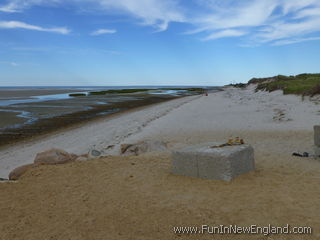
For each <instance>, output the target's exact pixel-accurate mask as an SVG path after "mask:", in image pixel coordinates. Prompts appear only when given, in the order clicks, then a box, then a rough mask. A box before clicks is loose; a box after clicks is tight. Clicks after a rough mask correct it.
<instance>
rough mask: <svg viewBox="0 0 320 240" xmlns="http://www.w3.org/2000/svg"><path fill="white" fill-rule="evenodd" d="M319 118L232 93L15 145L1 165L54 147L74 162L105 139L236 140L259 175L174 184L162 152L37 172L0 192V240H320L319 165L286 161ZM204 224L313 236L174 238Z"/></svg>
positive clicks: (309, 109)
mask: <svg viewBox="0 0 320 240" xmlns="http://www.w3.org/2000/svg"><path fill="white" fill-rule="evenodd" d="M172 110H174V111H172ZM318 111H319V105H317V104H315V103H313V102H310V101H308V100H305V101H303V102H302V101H301V98H299V97H296V96H283V95H282V94H281V93H280V92H274V93H271V94H269V93H262V92H260V93H254V92H253V89H247V90H239V89H232V88H230V89H227V90H226V91H224V92H219V93H214V94H210V95H209V96H208V97H204V96H203V97H194V96H193V97H187V98H182V99H177V100H174V101H170V102H167V103H161V104H158V105H156V106H152V107H147V108H144V109H141V110H139V111H136V112H131V113H129V114H124V115H119V116H116V117H115V118H113V119H110V120H108V121H99V122H96V123H95V124H92V123H91V124H88V125H85V126H83V127H81V128H79V129H73V130H71V131H69V132H66V133H64V134H65V135H55V136H51V137H48V138H47V139H44V140H42V142H39V141H38V142H33V143H29V144H24V145H20V148H21V152H19V149H18V148H16V147H12V148H10V151H11V152H9V151H8V150H3V151H2V152H1V155H0V156H1V161H2V162H1V164H2V163H3V161H4V160H5V159H6V158H4V157H3V156H7V158H9V159H10V160H11V161H17V160H16V158H15V157H17V156H20V157H21V158H22V157H23V156H24V155H26V156H27V158H25V159H29V158H30V159H31V155H32V151H39V150H43V149H44V148H48V147H56V145H59V144H61V145H59V146H63V144H64V148H65V149H67V150H74V152H77V153H79V152H81V151H83V149H84V148H88V146H90V144H93V143H96V146H95V147H96V148H98V149H101V148H103V146H105V145H109V144H112V140H113V141H114V142H113V143H114V144H116V147H117V146H119V144H120V143H122V142H133V141H137V140H142V139H163V140H166V141H169V146H170V147H171V148H179V147H182V146H185V145H189V144H192V143H198V142H205V141H219V140H225V139H227V138H228V137H230V136H241V137H243V138H244V139H245V141H246V142H248V143H250V144H252V145H253V147H254V149H255V159H256V171H255V172H251V173H249V174H245V175H243V176H241V177H238V178H236V179H235V180H234V181H232V182H222V181H210V180H202V179H194V178H190V177H182V176H175V175H172V174H171V173H170V167H171V165H170V155H169V154H164V153H162V154H156V153H150V154H146V155H142V156H139V157H117V156H110V157H106V158H102V159H97V160H93V161H87V162H77V163H71V164H66V165H60V166H42V167H39V168H35V169H32V170H30V171H29V172H28V173H27V174H26V175H25V176H23V177H22V179H21V180H19V181H18V182H15V183H1V184H0V191H1V193H2V200H1V204H0V213H1V219H2V222H1V224H0V239H27V240H28V239H236V240H238V239H268V240H271V239H315V240H316V239H320V201H319V199H320V188H319V184H320V161H319V160H315V159H313V158H297V157H292V156H291V153H292V152H293V151H311V149H312V144H313V138H312V137H313V132H312V126H313V125H314V124H319V119H320V118H319V112H318ZM282 113H284V114H282ZM139 121H140V122H139ZM130 127H131V129H130ZM132 127H134V128H132ZM110 128H111V129H110ZM128 129H129V130H130V131H129V132H128ZM113 131H114V132H113ZM103 133H109V134H103ZM111 133H114V134H111ZM83 134H88V135H87V136H85V138H84V137H83V136H82V135H83ZM72 136H73V138H72ZM116 136H118V137H116ZM59 140H60V141H62V142H59ZM72 140H73V141H72ZM50 141H51V142H50ZM54 143H55V144H56V145H54ZM50 144H51V145H50ZM78 144H79V145H78ZM85 144H86V145H85ZM52 145H53V146H52ZM77 147H78V148H77ZM116 147H115V149H114V150H112V151H113V153H116V151H117V148H116ZM80 149H81V150H80ZM5 151H8V153H5ZM112 151H111V152H110V153H112ZM106 153H107V152H106ZM28 154H29V155H30V156H29V155H28ZM5 161H6V160H5ZM28 161H29V160H28ZM9 163H10V162H9ZM20 163H25V160H23V159H21V160H20ZM202 224H206V225H210V226H212V225H220V224H225V225H230V224H237V225H241V226H248V225H251V224H256V225H260V226H264V225H268V224H272V225H274V226H278V225H279V226H281V225H285V224H291V225H292V226H311V227H312V228H313V234H312V235H270V236H268V237H264V236H261V235H250V236H249V235H237V236H230V235H219V236H217V235H214V236H213V235H184V234H180V235H178V234H174V233H173V229H172V228H173V227H174V226H201V225H202Z"/></svg>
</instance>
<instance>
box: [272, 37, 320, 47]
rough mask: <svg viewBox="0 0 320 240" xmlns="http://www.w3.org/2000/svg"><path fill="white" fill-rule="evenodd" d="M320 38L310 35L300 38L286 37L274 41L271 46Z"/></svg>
mask: <svg viewBox="0 0 320 240" xmlns="http://www.w3.org/2000/svg"><path fill="white" fill-rule="evenodd" d="M317 40H320V37H310V38H300V39H287V40H279V41H276V42H274V43H273V44H272V45H273V46H282V45H288V44H294V43H300V42H306V41H317Z"/></svg>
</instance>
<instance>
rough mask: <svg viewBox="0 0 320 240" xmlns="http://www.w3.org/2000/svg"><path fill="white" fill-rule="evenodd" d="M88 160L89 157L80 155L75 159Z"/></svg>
mask: <svg viewBox="0 0 320 240" xmlns="http://www.w3.org/2000/svg"><path fill="white" fill-rule="evenodd" d="M87 160H88V158H87V157H82V156H79V157H77V158H76V160H75V161H87Z"/></svg>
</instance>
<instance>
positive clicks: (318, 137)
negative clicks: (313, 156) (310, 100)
mask: <svg viewBox="0 0 320 240" xmlns="http://www.w3.org/2000/svg"><path fill="white" fill-rule="evenodd" d="M313 129H314V145H316V146H318V147H320V125H315V126H314V127H313Z"/></svg>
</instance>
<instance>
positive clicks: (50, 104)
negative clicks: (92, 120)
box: [0, 86, 215, 130]
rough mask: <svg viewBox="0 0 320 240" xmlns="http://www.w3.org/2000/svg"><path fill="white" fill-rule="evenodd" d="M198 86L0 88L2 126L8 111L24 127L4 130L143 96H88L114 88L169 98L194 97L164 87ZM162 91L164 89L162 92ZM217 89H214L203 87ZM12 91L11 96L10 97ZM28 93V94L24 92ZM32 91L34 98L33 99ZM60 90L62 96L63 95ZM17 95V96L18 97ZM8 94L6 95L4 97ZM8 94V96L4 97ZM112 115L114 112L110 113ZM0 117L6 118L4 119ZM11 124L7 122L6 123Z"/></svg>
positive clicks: (189, 93) (7, 126) (103, 113)
mask: <svg viewBox="0 0 320 240" xmlns="http://www.w3.org/2000/svg"><path fill="white" fill-rule="evenodd" d="M191 87H199V86H106V87H101V86H90V87H87V86H73V87H69V86H67V87H66V86H63V87H62V86H61V87H56V86H55V87H47V86H38V87H0V123H1V119H5V114H6V113H8V112H11V113H15V114H16V116H15V117H16V118H19V119H23V121H24V122H23V124H12V125H10V124H8V125H6V126H5V127H4V128H0V129H2V130H3V129H6V128H17V127H20V126H21V125H24V124H30V123H33V122H34V121H37V120H38V119H41V118H51V117H56V116H60V115H64V114H69V113H73V112H77V111H82V110H86V109H91V108H92V107H93V106H96V105H103V104H107V105H108V104H113V103H116V102H125V101H131V100H138V99H141V96H139V94H138V93H137V95H136V96H135V94H127V95H126V94H125V95H123V94H121V95H117V94H112V95H111V94H107V95H88V93H89V92H90V91H102V90H113V89H137V88H139V89H154V91H150V92H143V94H147V95H155V96H157V95H158V96H159V95H170V96H183V95H192V94H193V93H192V92H188V91H186V90H170V89H168V90H162V89H163V88H191ZM160 88H161V89H160ZM203 88H208V89H211V90H215V88H214V87H203ZM44 90H50V92H52V93H54V91H55V90H57V91H59V93H56V94H41V92H44ZM10 91H12V96H10ZM24 91H25V92H29V95H28V94H27V95H25V96H24V94H23V92H24ZM30 91H32V93H34V94H35V95H31V96H30ZM61 91H62V92H63V93H61ZM17 92H18V94H17ZM3 93H5V94H3ZM70 93H84V94H86V95H87V96H84V97H71V96H69V94H70ZM4 95H5V96H4ZM109 112H110V111H105V112H101V113H100V114H98V115H106V114H108V113H109ZM111 112H112V111H111ZM1 116H3V117H2V118H1ZM7 122H8V120H7Z"/></svg>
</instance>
